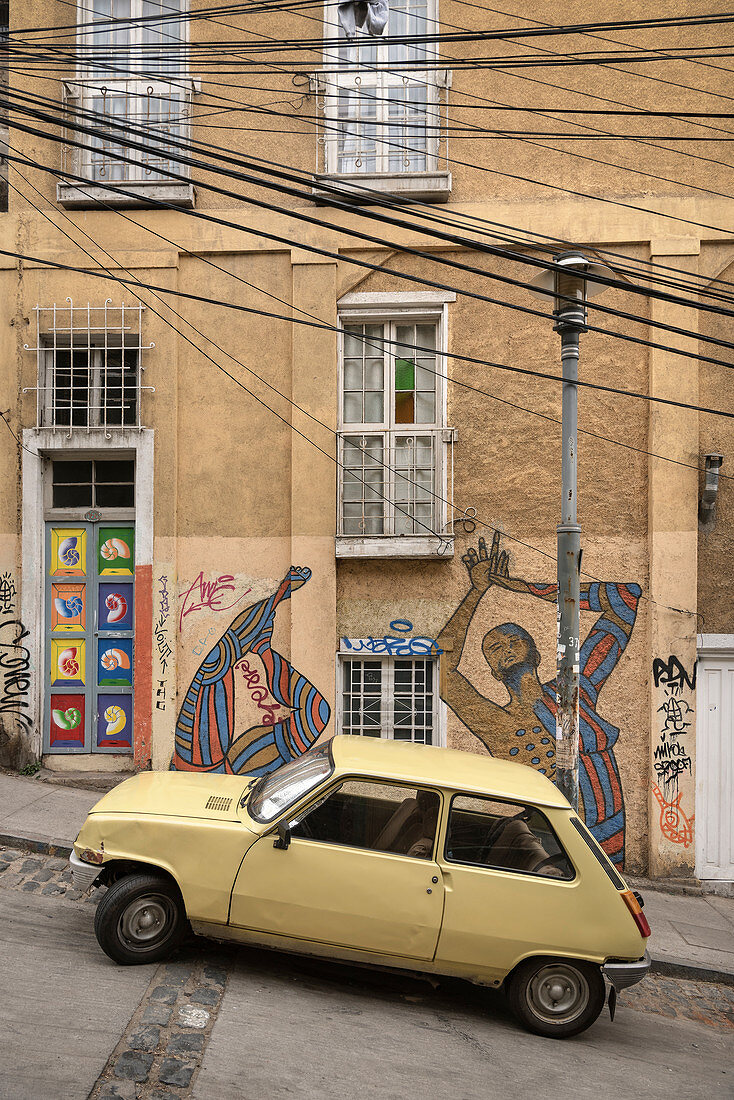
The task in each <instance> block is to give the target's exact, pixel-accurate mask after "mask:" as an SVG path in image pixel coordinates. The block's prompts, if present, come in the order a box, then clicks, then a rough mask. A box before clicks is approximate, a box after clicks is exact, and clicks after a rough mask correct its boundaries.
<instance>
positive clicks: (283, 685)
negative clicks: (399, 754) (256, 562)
mask: <svg viewBox="0 0 734 1100" xmlns="http://www.w3.org/2000/svg"><path fill="white" fill-rule="evenodd" d="M310 576H311V570H310V569H307V568H305V567H304V568H300V567H298V566H291V569H290V571H289V572H288V574H287V575H286V576H285V577H284V579H283V580H282V582H281V583H280V585H279V587H278V589H277V591H276V592H274V593H273V595H272V596H268V598H267V599H265V600H260V601H259V602H258V603H255V604H252V605H251V606H250V607H246V608H245V610H244V611H242V612H240V614H239V615H238V616H237V618H236V619H234V621H233V622H232V623H230V625H229V627H228V628H227V630H225V632H224V634H223V635H222V637H221V638H220V639H219V641H218V642H217V643H216V645H215V646H214V647H213V648H212V649H211V650H210V651H209V652H208V653H207V654H206V656H205V657H204V659H203V660H202V662H201V664H200V665H199V667H198V669H197V670H196V673H195V674H194V678H193V680H192V681H191V684H190V685H189V688H188V691H187V692H186V696H185V698H184V701H183V704H182V706H181V710H180V712H179V715H178V719H177V721H176V740H175V749H174V754H173V759H172V760H171V768H172V769H173V770H181V771H198V772H202V771H203V772H226V773H228V774H240V773H245V774H247V775H264V774H265V773H266V772H271V771H274V770H275V769H276V768H279V767H280V766H281V764H286V763H287V762H288V761H289V760H293V759H294V758H295V757H297V756H300V755H301V753H304V752H305V751H306V750H307V749H309V748H310V747H311V745H312V744H313V743H314V741H315V740H316V738H317V737H318V736H319V734H320V733H321V732H322V731H323V730H324V729H325V727H326V724H327V722H328V721H329V704H328V703H327V702H326V699H324V697H323V695H321V693H320V692H319V691H317V689H316V688H315V687H314V686H313V684H312V683H310V682H309V680H308V679H307V678H306V677H305V676H304V675H302V673H300V672H298V671H297V670H296V669H295V668H293V666H292V665H291V664H290V663H289V662H288V661H287V660H286V659H285V657H283V656H281V654H280V653H277V652H276V650H274V649H273V648H272V646H271V644H270V640H271V637H272V634H273V626H274V623H275V612H276V610H277V607H278V604H279V603H280V602H281V600H289V599H290V598H291V594H292V593H293V592H295V591H296V590H297V589H299V588H301V587H302V586H303V585H304V584H305V583H306V582H307V581H308V579H309V578H310ZM247 653H253V654H255V655H257V656H258V657H259V658H260V659H261V660H262V663H263V665H264V668H265V680H266V684H267V687H268V690H269V691H270V692H271V694H272V695H273V697H274V698H275V699H276V700H277V702H278V703H279V704H281V706H284V707H287V708H289V713H288V714H287V715H286V716H284V717H283V718H282V719H281V720H279V721H277V722H275V723H274V724H273V725H269V726H263V725H256V726H252V727H250V728H249V729H246V730H245V731H244V732H243V733H240V734H236V733H235V729H234V713H235V706H234V702H235V700H234V691H235V681H234V669H235V666H236V665H237V663H238V662H239V661H241V660H242V659H243V657H244V656H245V655H246V654H247Z"/></svg>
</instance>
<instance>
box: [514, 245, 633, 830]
mask: <svg viewBox="0 0 734 1100" xmlns="http://www.w3.org/2000/svg"><path fill="white" fill-rule="evenodd" d="M553 260H554V263H555V265H556V266H555V268H554V269H553V270H552V271H544V272H542V274H541V275H539V276H537V277H536V278H535V279H533V281H532V283H531V286H532V287H533V293H535V294H538V295H540V296H542V297H544V298H547V297H548V295H552V297H553V316H554V317H555V324H554V326H553V329H554V331H555V332H560V334H561V367H562V375H563V399H562V412H561V437H562V452H561V522H560V523H559V524H558V527H557V528H556V531H557V538H558V592H557V608H558V615H557V621H558V642H557V649H556V786H557V787H558V788H559V790H560V791H561V792H562V794H564V795H565V796H566V798H567V799H568V801H569V802H570V803H571V805H572V806H573V808H574V809H575V810H578V805H579V633H580V616H579V586H580V582H579V574H580V570H581V528H580V527H579V525H578V515H577V500H576V498H577V482H578V461H577V460H578V448H577V436H578V387H577V382H578V377H579V336H580V334H581V333H582V332H586V331H587V329H586V300H587V298H590V297H595V296H596V295H597V294H601V292H602V291H603V290H604V289H605V286H604V284H603V283H600V282H598V281H597V280H598V278H599V277H606V278H609V277H610V276H613V272H612V271H610V269H609V268H608V267H605V266H604V265H603V264H599V263H593V262H592V261H591V260H587V259H586V257H585V256H584V255H582V253H580V252H561V253H560V254H559V255H557V256H554V257H553Z"/></svg>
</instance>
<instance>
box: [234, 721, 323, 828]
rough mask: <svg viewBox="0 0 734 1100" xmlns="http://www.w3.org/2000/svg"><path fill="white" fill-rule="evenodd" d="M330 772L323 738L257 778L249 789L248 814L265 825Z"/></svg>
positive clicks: (316, 785)
mask: <svg viewBox="0 0 734 1100" xmlns="http://www.w3.org/2000/svg"><path fill="white" fill-rule="evenodd" d="M333 771H334V761H333V760H332V758H331V746H330V743H329V742H328V741H327V742H326V744H324V745H319V746H318V747H317V748H315V749H309V750H308V752H305V753H304V754H303V756H299V757H298V759H297V760H291V762H290V763H289V764H284V765H283V767H282V768H278V770H277V771H275V772H271V773H270V775H265V776H263V778H262V779H260V780H258V782H257V783H256V784H255V786H254V787H253V788H252V793H251V795H250V800H249V803H248V805H247V810H248V813H249V814H250V816H251V817H254V819H255V821H260V822H262V823H263V824H269V822H271V821H274V820H275V818H276V817H279V816H280V814H281V813H283V812H284V811H285V810H288V809H289V808H290V807H291V806H292V805H293V804H294V803H295V802H298V800H299V799H300V798H302V797H303V795H305V794H308V793H309V792H310V791H312V790H313V789H314V788H315V787H318V785H319V784H320V783H323V781H324V780H325V779H328V777H329V776H330V775H331V774H332V772H333Z"/></svg>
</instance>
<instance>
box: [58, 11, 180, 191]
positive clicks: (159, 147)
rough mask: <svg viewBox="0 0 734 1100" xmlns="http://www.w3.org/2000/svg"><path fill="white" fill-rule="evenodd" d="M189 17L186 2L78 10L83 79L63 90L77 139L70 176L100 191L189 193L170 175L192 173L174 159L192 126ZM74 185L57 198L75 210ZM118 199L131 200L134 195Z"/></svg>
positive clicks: (68, 156) (68, 152)
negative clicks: (152, 188)
mask: <svg viewBox="0 0 734 1100" xmlns="http://www.w3.org/2000/svg"><path fill="white" fill-rule="evenodd" d="M187 12H188V3H187V0H91V3H89V4H80V6H79V29H78V32H77V34H78V44H79V56H80V63H79V66H78V79H77V80H74V81H69V82H67V83H66V84H65V85H64V98H65V107H66V111H67V114H68V119H69V123H68V129H69V137H70V139H72V140H70V141H69V143H68V144H67V146H66V148H65V157H64V169H65V170H66V171H69V172H70V173H74V174H76V175H79V176H83V177H84V178H85V179H87V180H89V181H90V182H91V183H95V184H98V185H100V186H103V185H105V184H108V183H111V184H125V185H132V186H133V191H134V192H136V193H137V191H138V189H139V188H140V185H149V184H156V185H160V184H166V183H167V184H173V185H174V186H178V187H183V188H185V189H186V190H187V192H188V190H189V187H190V185H189V184H188V182H187V181H186V180H183V181H182V180H179V179H177V178H176V177H173V178H172V176H171V174H172V173H176V176H180V175H183V176H187V175H188V167H187V166H185V165H181V164H179V163H178V161H177V159H176V158H177V152H178V151H177V148H176V143H182V142H184V143H185V142H186V141H187V140H188V137H189V128H190V114H191V95H192V87H193V86H192V83H191V81H190V80H187V78H186V74H187V64H186V43H187V25H188V15H187ZM156 17H160V18H156ZM110 57H113V58H114V64H113V66H112V67H110V63H109V59H110ZM79 126H85V127H89V126H91V127H92V128H93V129H94V134H93V135H86V134H85V133H84V131H80V130H79V129H78V128H77V127H79ZM120 135H123V136H125V137H126V138H127V139H129V140H130V141H132V142H139V143H141V144H142V146H143V147H142V148H140V149H136V148H134V147H131V146H130V145H125V144H123V143H121V142H120V141H119V140H116V138H118V137H119V136H120ZM74 141H76V142H82V143H83V147H82V148H79V147H77V146H75V145H74V144H73V142H74ZM70 187H72V183H71V181H68V183H64V185H63V186H62V189H61V190H60V192H59V198H60V200H61V201H67V203H69V204H73V203H74V198H75V192H74V191H73V190H72V191H71V192H69V188H70ZM67 192H68V193H67ZM112 194H113V196H114V192H113V193H112ZM76 197H77V200H78V199H79V194H78V192H77V193H76ZM118 199H119V201H121V202H128V203H129V202H130V201H133V200H132V199H131V197H130V196H129V195H128V196H118Z"/></svg>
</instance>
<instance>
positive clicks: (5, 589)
mask: <svg viewBox="0 0 734 1100" xmlns="http://www.w3.org/2000/svg"><path fill="white" fill-rule="evenodd" d="M15 596H16V588H15V582H14V581H13V578H12V577H11V575H10V573H8V572H7V571H6V572H5V573H3V574H2V576H0V612H2V614H3V615H11V614H12V612H13V609H14V607H15Z"/></svg>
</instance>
